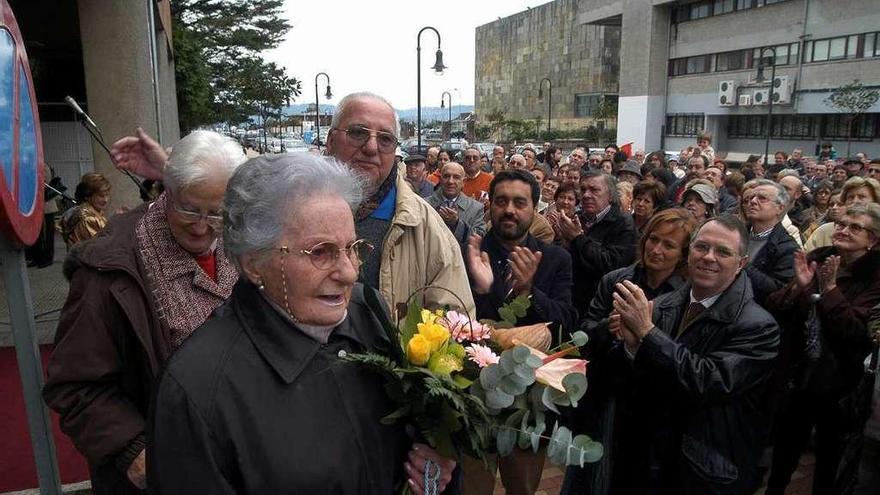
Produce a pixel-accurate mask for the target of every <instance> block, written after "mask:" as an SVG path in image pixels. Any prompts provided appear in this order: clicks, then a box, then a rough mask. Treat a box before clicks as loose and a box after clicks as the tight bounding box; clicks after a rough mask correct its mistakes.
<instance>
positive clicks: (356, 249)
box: [280, 239, 373, 270]
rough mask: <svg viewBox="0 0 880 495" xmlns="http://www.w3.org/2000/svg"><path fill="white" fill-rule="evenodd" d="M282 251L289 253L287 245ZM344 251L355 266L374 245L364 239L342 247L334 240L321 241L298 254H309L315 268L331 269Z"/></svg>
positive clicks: (367, 254)
mask: <svg viewBox="0 0 880 495" xmlns="http://www.w3.org/2000/svg"><path fill="white" fill-rule="evenodd" d="M280 250H281V252H282V253H289V252H290V249H289V248H288V247H287V246H282V247H281V248H280ZM342 251H344V252H345V254H346V255H347V256H348V259H349V261H351V264H352V265H354V266H356V267H357V266H360V264H361V263H363V262H364V260H365V259H367V258H368V257H369V256H370V253H372V252H373V245H372V244H370V243H369V242H367V241H366V240H364V239H358V240H356V241H353V242H352V243H350V244H349V245H348V246H346V247H344V248H341V247H339V246H337V245H336V244H333V243H332V242H321V243H318V244H315V245H314V246H312V247H311V248H310V249H301V250H299V251H298V254H301V255H303V256H308V257H309V260H310V261H311V262H312V265H314V267H315V268H317V269H318V270H329V269H331V268H333V266H334V265H336V262H337V261H338V260H339V253H340V252H342Z"/></svg>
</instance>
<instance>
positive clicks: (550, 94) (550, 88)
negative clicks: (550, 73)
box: [538, 77, 553, 133]
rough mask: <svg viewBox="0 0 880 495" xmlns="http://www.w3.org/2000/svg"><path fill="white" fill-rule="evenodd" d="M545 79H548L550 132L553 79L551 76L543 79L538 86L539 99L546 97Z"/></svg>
mask: <svg viewBox="0 0 880 495" xmlns="http://www.w3.org/2000/svg"><path fill="white" fill-rule="evenodd" d="M544 81H547V132H548V133H549V132H550V111H551V108H552V105H553V81H551V80H550V78H549V77H545V78H544V79H541V84H540V85H539V86H538V99H539V100H540V99H541V98H544Z"/></svg>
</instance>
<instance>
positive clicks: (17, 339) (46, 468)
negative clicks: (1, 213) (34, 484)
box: [0, 234, 61, 495]
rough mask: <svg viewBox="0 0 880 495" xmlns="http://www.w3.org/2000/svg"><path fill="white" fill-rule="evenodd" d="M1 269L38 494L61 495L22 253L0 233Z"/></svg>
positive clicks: (29, 290)
mask: <svg viewBox="0 0 880 495" xmlns="http://www.w3.org/2000/svg"><path fill="white" fill-rule="evenodd" d="M0 270H2V271H3V281H4V283H5V284H6V300H7V303H8V306H9V318H10V322H11V323H12V341H13V342H14V343H15V357H16V359H17V361H18V372H19V375H20V376H21V388H22V392H23V393H24V405H25V409H26V410H27V422H28V428H29V430H30V434H31V445H32V446H33V449H34V460H35V461H36V464H37V478H38V480H39V483H40V493H41V494H43V495H61V476H60V474H59V472H58V463H57V462H56V461H55V459H56V457H55V440H54V439H53V438H52V427H51V421H50V419H51V418H50V416H49V410H48V409H47V408H46V405H45V403H43V397H42V395H41V394H40V392H41V391H42V390H43V366H42V362H41V361H40V348H39V346H38V345H37V338H36V329H35V325H34V305H33V301H32V299H31V288H30V283H29V281H28V278H27V270H26V268H25V259H24V251H23V250H22V249H16V248H14V247H13V246H12V244H11V243H10V242H9V240H8V239H7V238H6V236H4V235H2V234H0ZM7 426H8V425H7Z"/></svg>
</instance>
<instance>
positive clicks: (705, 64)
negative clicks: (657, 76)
mask: <svg viewBox="0 0 880 495" xmlns="http://www.w3.org/2000/svg"><path fill="white" fill-rule="evenodd" d="M709 57H711V55H697V56H696V57H687V58H677V59H672V60H670V61H669V75H670V76H683V75H685V74H702V73H704V72H709Z"/></svg>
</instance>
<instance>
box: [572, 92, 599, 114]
mask: <svg viewBox="0 0 880 495" xmlns="http://www.w3.org/2000/svg"><path fill="white" fill-rule="evenodd" d="M601 102H602V95H574V116H575V117H592V116H593V113H594V112H595V111H596V108H598V107H599V103H601Z"/></svg>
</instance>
